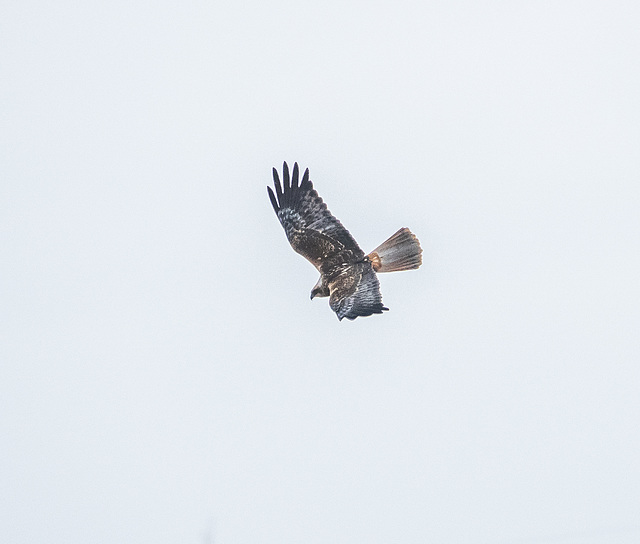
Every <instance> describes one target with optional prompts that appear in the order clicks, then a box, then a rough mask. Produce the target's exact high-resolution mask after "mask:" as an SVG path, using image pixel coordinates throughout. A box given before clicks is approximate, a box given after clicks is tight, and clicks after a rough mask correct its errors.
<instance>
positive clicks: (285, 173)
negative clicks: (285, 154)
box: [282, 162, 290, 196]
mask: <svg viewBox="0 0 640 544" xmlns="http://www.w3.org/2000/svg"><path fill="white" fill-rule="evenodd" d="M289 187H290V178H289V166H288V165H287V163H286V162H284V163H283V164H282V188H283V190H284V194H285V196H287V193H288V192H289Z"/></svg>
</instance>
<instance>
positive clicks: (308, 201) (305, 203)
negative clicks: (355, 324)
mask: <svg viewBox="0 0 640 544" xmlns="http://www.w3.org/2000/svg"><path fill="white" fill-rule="evenodd" d="M273 181H274V186H275V193H274V192H273V190H272V189H271V187H267V191H268V193H269V199H270V200H271V204H272V205H273V209H274V210H275V212H276V215H277V216H278V219H279V220H280V223H281V224H282V227H283V228H284V231H285V234H286V235H287V239H288V240H289V243H290V244H291V247H292V248H293V249H294V250H295V251H296V252H297V253H299V254H300V255H302V256H303V257H305V258H306V259H307V260H309V261H310V262H311V264H313V265H314V266H315V267H316V268H317V269H318V271H319V272H320V279H319V280H318V282H317V283H316V285H315V286H314V287H313V289H312V290H311V298H312V299H313V298H314V297H329V306H330V307H331V309H332V310H333V311H334V312H336V314H337V315H338V319H340V320H342V319H343V318H345V317H346V318H347V319H351V320H353V319H355V318H356V317H365V316H369V315H372V314H381V313H382V312H383V311H385V310H388V309H389V308H385V307H384V305H383V304H382V295H381V294H380V283H379V282H378V278H377V273H378V272H393V271H396V270H412V269H415V268H418V267H419V266H420V265H421V264H422V248H421V247H420V242H418V239H417V238H416V236H415V235H414V234H413V233H412V232H411V231H410V230H409V229H407V228H402V229H400V230H399V231H398V232H396V233H395V234H394V235H393V236H391V238H389V239H388V240H386V241H385V242H383V243H382V244H381V245H380V246H378V247H377V248H376V249H374V250H373V251H372V252H371V253H369V254H368V255H365V253H364V251H362V250H361V249H360V247H359V246H358V244H357V243H356V241H355V240H354V239H353V237H352V236H351V234H350V233H349V231H348V230H347V229H345V228H344V227H343V226H342V223H340V221H338V220H337V219H336V218H335V217H334V216H333V215H332V214H331V212H330V211H329V210H328V209H327V205H326V204H325V203H324V202H323V200H322V198H320V196H318V193H317V192H316V190H315V189H314V188H313V184H312V183H311V180H310V179H309V169H308V168H307V169H306V170H305V172H304V175H303V176H302V180H300V179H299V170H298V163H295V164H294V165H293V172H292V175H291V176H289V167H288V166H287V163H286V162H285V163H284V165H283V172H282V184H281V183H280V176H279V175H278V171H277V170H276V169H275V168H274V169H273Z"/></svg>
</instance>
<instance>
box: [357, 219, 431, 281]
mask: <svg viewBox="0 0 640 544" xmlns="http://www.w3.org/2000/svg"><path fill="white" fill-rule="evenodd" d="M368 257H369V260H370V261H371V264H372V265H373V269H374V270H375V271H376V272H396V271H398V270H413V269H415V268H418V267H419V266H420V265H421V264H422V248H421V247H420V242H419V241H418V239H417V238H416V236H415V234H413V233H412V232H411V231H410V230H409V229H408V228H406V227H405V228H401V229H400V230H399V231H398V232H396V233H395V234H394V235H393V236H392V237H391V238H389V239H388V240H386V241H385V242H382V244H380V245H379V246H378V247H377V248H375V249H374V250H373V251H372V252H371V253H369V255H368Z"/></svg>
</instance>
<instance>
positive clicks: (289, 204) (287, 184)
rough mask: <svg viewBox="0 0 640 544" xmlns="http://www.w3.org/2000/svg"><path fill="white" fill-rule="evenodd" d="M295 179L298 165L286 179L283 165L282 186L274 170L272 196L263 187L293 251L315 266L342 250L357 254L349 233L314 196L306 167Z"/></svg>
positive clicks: (314, 192) (356, 246)
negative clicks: (300, 178)
mask: <svg viewBox="0 0 640 544" xmlns="http://www.w3.org/2000/svg"><path fill="white" fill-rule="evenodd" d="M298 180H299V170H298V163H295V164H294V165H293V173H292V176H291V178H289V167H288V166H287V163H286V162H285V163H284V165H283V184H282V185H281V184H280V177H279V175H278V171H277V170H276V169H275V168H274V169H273V181H274V185H275V189H276V191H275V194H274V192H273V190H272V189H271V187H267V190H268V192H269V198H270V200H271V204H272V205H273V209H274V210H275V212H276V215H277V216H278V219H279V220H280V223H281V224H282V226H283V228H284V231H285V233H286V235H287V239H288V240H289V243H290V244H291V246H292V247H293V249H294V250H295V251H297V252H298V253H300V254H301V255H302V256H303V257H305V258H307V259H308V260H309V261H311V263H312V264H313V265H314V266H316V267H319V265H320V264H321V263H322V261H323V260H325V259H327V258H328V257H331V256H332V255H335V254H336V253H338V252H339V251H341V250H343V249H356V250H358V251H360V248H359V247H358V244H357V243H356V241H355V240H354V239H353V237H352V236H351V234H350V233H349V231H348V230H347V229H345V228H344V227H343V226H342V223H340V221H338V220H337V219H336V218H335V217H334V216H333V215H332V214H331V212H330V211H329V210H328V209H327V205H326V204H325V203H324V202H323V200H322V198H320V196H318V193H317V192H316V190H315V189H314V188H313V184H312V183H311V180H310V179H309V169H308V168H307V170H305V172H304V175H303V176H302V181H300V183H299V184H298Z"/></svg>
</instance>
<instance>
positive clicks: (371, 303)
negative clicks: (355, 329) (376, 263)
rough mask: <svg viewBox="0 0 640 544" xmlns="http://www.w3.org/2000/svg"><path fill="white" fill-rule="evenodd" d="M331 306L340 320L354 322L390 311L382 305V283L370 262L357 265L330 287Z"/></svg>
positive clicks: (346, 271)
mask: <svg viewBox="0 0 640 544" xmlns="http://www.w3.org/2000/svg"><path fill="white" fill-rule="evenodd" d="M329 289H330V296H329V306H330V307H331V309H332V310H333V311H334V312H335V313H336V314H338V319H340V320H341V321H342V319H343V318H345V317H346V318H347V319H350V320H354V319H355V318H356V317H366V316H368V315H372V314H381V313H382V312H383V311H385V310H388V309H389V308H385V307H384V306H383V304H382V295H381V294H380V283H379V282H378V278H377V277H376V273H375V272H374V271H373V268H372V267H371V264H370V263H368V262H362V263H355V264H353V265H351V266H350V267H349V268H348V269H346V270H345V271H344V273H343V274H341V275H340V276H338V278H336V281H334V282H333V283H331V284H330V285H329Z"/></svg>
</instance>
